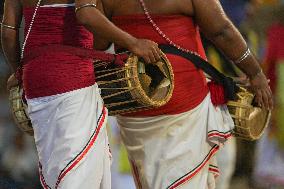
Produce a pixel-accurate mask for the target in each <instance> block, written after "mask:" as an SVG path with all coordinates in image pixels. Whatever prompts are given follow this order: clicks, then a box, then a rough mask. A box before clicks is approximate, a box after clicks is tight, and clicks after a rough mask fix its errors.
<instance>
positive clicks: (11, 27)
mask: <svg viewBox="0 0 284 189" xmlns="http://www.w3.org/2000/svg"><path fill="white" fill-rule="evenodd" d="M0 24H1V26H2V27H4V28H8V29H11V30H18V27H15V26H10V25H7V24H3V23H0Z"/></svg>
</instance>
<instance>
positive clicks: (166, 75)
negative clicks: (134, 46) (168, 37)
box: [126, 54, 174, 107]
mask: <svg viewBox="0 0 284 189" xmlns="http://www.w3.org/2000/svg"><path fill="white" fill-rule="evenodd" d="M127 66H129V67H134V68H135V69H129V72H128V74H129V75H128V74H127V77H129V76H131V75H132V76H134V77H133V79H132V80H129V85H130V86H133V87H134V86H136V88H137V90H133V91H131V94H132V95H133V96H134V98H136V99H138V101H140V103H141V104H146V105H147V106H151V107H160V106H162V105H164V104H166V103H167V102H168V101H169V100H170V98H171V96H172V93H173V88H174V75H173V70H172V67H171V64H170V63H169V61H168V59H167V58H166V55H165V54H162V58H161V60H160V61H158V62H156V63H153V64H147V63H145V62H144V61H143V60H142V59H140V58H138V57H137V56H133V55H131V56H130V57H129V58H128V61H127V64H126V67H127Z"/></svg>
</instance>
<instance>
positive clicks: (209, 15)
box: [192, 0, 273, 108]
mask: <svg viewBox="0 0 284 189" xmlns="http://www.w3.org/2000/svg"><path fill="white" fill-rule="evenodd" d="M192 2H193V7H194V15H195V20H196V22H197V24H198V25H199V26H200V28H201V30H202V32H203V33H204V34H205V35H206V36H207V38H209V39H210V40H211V41H212V42H213V43H214V44H215V45H216V46H217V47H218V48H219V49H220V50H221V51H223V53H224V54H225V55H226V56H227V57H228V58H229V59H231V60H233V61H235V60H238V59H239V58H240V57H242V55H244V53H245V52H246V50H247V44H246V42H245V40H244V39H243V37H242V36H241V34H240V32H239V31H238V30H237V29H236V27H235V26H234V25H233V24H232V22H231V21H230V20H229V19H228V17H227V16H226V14H225V13H224V11H223V9H222V6H221V5H220V2H219V0H206V1H204V0H192ZM236 65H237V66H238V67H239V68H240V69H241V70H242V71H243V72H244V73H245V74H246V75H247V76H248V77H249V78H250V83H251V86H252V89H253V91H254V92H255V94H256V98H257V101H258V103H259V104H260V105H262V106H265V107H267V108H272V104H273V103H272V94H271V90H270V88H269V86H268V82H267V79H266V77H265V75H264V74H263V73H262V72H261V67H260V65H259V63H258V61H257V60H256V58H255V57H254V56H253V55H252V54H250V55H249V56H247V57H246V58H245V59H244V60H243V61H241V62H240V63H238V64H236Z"/></svg>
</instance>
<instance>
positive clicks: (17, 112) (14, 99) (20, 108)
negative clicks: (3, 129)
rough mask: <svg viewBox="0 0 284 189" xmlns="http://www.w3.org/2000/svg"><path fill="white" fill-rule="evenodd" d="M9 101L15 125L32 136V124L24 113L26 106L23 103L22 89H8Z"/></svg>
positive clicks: (17, 87) (18, 87)
mask: <svg viewBox="0 0 284 189" xmlns="http://www.w3.org/2000/svg"><path fill="white" fill-rule="evenodd" d="M9 101H10V107H11V110H12V115H13V118H14V121H15V123H16V125H17V126H18V127H19V128H20V129H21V130H22V131H24V132H25V133H27V134H29V135H33V128H32V124H31V121H30V119H29V117H28V114H27V112H26V110H27V104H26V103H25V102H23V98H22V89H21V87H20V86H16V87H12V88H11V89H10V95H9Z"/></svg>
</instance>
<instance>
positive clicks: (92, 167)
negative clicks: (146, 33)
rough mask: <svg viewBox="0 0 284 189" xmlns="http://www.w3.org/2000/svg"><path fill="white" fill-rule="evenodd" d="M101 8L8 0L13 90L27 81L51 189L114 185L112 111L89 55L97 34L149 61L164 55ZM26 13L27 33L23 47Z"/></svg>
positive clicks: (6, 32) (61, 0)
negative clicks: (21, 30)
mask: <svg viewBox="0 0 284 189" xmlns="http://www.w3.org/2000/svg"><path fill="white" fill-rule="evenodd" d="M96 3H97V2H96V0H94V1H92V0H75V1H74V0H53V1H42V3H41V1H38V0H24V1H22V0H6V1H5V10H4V17H3V21H2V24H1V37H2V45H3V51H4V54H5V57H6V60H7V62H8V63H9V65H10V66H11V71H12V73H13V74H12V75H11V77H10V78H9V80H8V83H7V86H8V89H10V88H11V87H12V86H15V85H17V84H18V83H19V82H23V88H24V91H25V96H26V97H27V103H28V113H29V117H30V119H31V122H32V126H33V130H34V138H35V142H36V147H37V151H38V156H39V161H40V163H39V165H40V166H39V168H40V180H41V183H42V186H43V188H45V189H47V188H52V189H54V188H58V189H78V188H83V189H93V188H96V189H97V188H101V189H110V188H111V184H110V182H111V179H110V157H109V147H108V139H107V134H106V129H105V124H106V120H107V116H108V113H107V109H106V108H105V107H104V105H103V101H102V99H101V96H100V92H99V89H98V86H97V84H96V82H95V78H94V73H93V63H92V58H96V57H92V58H90V57H87V55H88V52H89V51H90V49H92V48H93V35H92V32H95V33H96V34H99V35H101V36H102V37H104V38H105V39H107V40H110V41H113V42H115V43H117V44H119V45H121V46H122V47H125V48H127V49H129V50H130V51H131V52H133V53H134V54H137V55H138V56H141V57H143V58H144V59H145V61H146V62H155V61H156V60H158V59H159V58H160V55H159V52H160V51H159V49H158V46H157V44H156V43H154V42H152V41H150V40H144V39H137V38H135V37H133V36H132V35H129V34H127V33H125V32H123V31H122V30H121V29H119V28H117V27H116V26H115V25H113V24H112V23H111V22H110V21H108V19H106V18H105V17H104V16H103V15H102V14H101V13H100V12H99V11H98V10H97V8H96V6H99V5H100V4H101V2H98V3H99V4H96ZM22 15H24V18H25V29H26V30H25V40H24V44H23V48H22V49H21V50H20V43H19V38H18V36H19V27H20V23H21V20H22ZM82 48H85V49H88V50H89V51H87V50H86V53H85V54H86V57H82V56H78V55H77V53H78V52H77V50H78V51H79V50H81V51H80V52H82ZM70 49H72V51H71V50H70ZM83 50H84V49H83ZM20 62H21V63H22V64H21V65H20ZM21 74H23V77H21V76H22V75H21Z"/></svg>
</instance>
